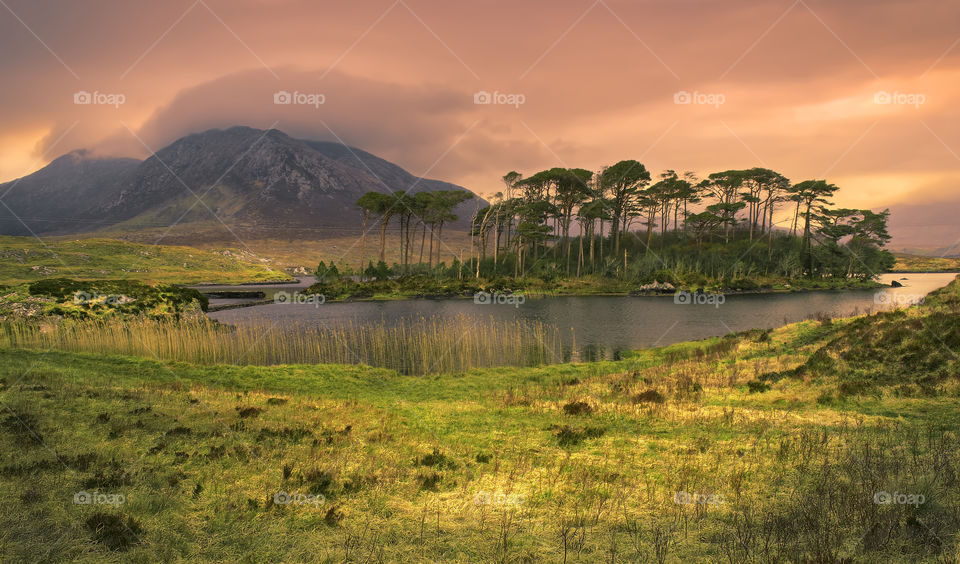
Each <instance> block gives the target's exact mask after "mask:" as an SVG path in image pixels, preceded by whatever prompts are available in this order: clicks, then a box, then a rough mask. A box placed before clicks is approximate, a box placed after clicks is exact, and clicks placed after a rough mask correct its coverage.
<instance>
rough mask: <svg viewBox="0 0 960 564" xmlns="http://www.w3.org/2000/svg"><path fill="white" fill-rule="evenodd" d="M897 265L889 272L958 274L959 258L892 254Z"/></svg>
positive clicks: (959, 268) (959, 270) (959, 267)
mask: <svg viewBox="0 0 960 564" xmlns="http://www.w3.org/2000/svg"><path fill="white" fill-rule="evenodd" d="M894 255H895V256H896V258H897V263H896V264H895V265H894V267H893V270H892V271H891V272H960V257H927V256H920V255H908V254H906V253H894Z"/></svg>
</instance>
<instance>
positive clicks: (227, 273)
mask: <svg viewBox="0 0 960 564" xmlns="http://www.w3.org/2000/svg"><path fill="white" fill-rule="evenodd" d="M57 277H61V278H62V277H67V278H73V279H77V280H98V279H103V278H118V279H135V280H139V281H143V282H151V283H153V282H166V283H175V284H197V283H207V282H209V283H220V284H234V283H244V282H267V281H279V280H291V279H292V278H291V277H290V276H289V275H287V274H284V273H283V272H279V271H277V270H273V269H272V268H271V267H270V263H269V262H264V261H262V260H260V259H258V258H257V257H255V256H252V255H249V254H248V253H244V252H238V251H229V250H200V249H195V248H191V247H174V246H162V245H140V244H136V243H130V242H126V241H118V240H114V239H80V240H63V241H53V240H49V239H48V240H47V241H45V242H43V243H41V242H40V241H38V240H37V239H34V238H33V237H0V284H2V285H10V284H19V283H23V282H32V281H35V280H43V279H46V278H57Z"/></svg>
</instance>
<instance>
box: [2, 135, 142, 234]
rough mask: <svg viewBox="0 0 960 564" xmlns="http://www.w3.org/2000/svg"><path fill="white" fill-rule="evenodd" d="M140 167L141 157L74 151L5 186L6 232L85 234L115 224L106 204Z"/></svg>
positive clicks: (4, 212) (4, 223) (4, 210)
mask: <svg viewBox="0 0 960 564" xmlns="http://www.w3.org/2000/svg"><path fill="white" fill-rule="evenodd" d="M138 165H140V161H138V160H136V159H101V158H95V157H91V156H90V155H88V154H87V152H86V151H74V152H72V153H68V154H66V155H63V156H62V157H59V158H57V159H56V160H54V161H53V162H51V163H50V164H49V165H47V166H46V167H44V168H42V169H40V170H38V171H37V172H34V173H33V174H30V175H28V176H25V177H23V178H20V179H18V180H14V181H12V182H8V183H6V184H0V201H2V203H0V234H4V235H30V234H32V233H48V232H56V231H62V232H80V231H89V230H92V229H97V228H100V227H104V226H106V225H110V224H111V223H112V222H113V220H114V219H115V218H110V217H108V216H107V215H106V214H105V211H104V203H105V202H110V201H113V200H117V199H118V198H120V194H121V192H122V191H123V189H124V186H125V185H126V184H127V183H128V182H129V181H130V179H131V178H132V176H133V173H134V171H135V170H136V169H137V167H138ZM18 218H19V219H18Z"/></svg>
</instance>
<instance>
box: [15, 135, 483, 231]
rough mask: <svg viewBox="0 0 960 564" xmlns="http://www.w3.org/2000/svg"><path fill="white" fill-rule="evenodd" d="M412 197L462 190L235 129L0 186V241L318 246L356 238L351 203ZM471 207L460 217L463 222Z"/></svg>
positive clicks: (350, 152)
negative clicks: (7, 237) (90, 234)
mask: <svg viewBox="0 0 960 564" xmlns="http://www.w3.org/2000/svg"><path fill="white" fill-rule="evenodd" d="M354 155H357V156H354ZM411 188H413V190H412V191H414V192H418V191H421V190H441V189H443V190H465V189H464V188H461V187H459V186H456V185H453V184H449V183H446V182H440V181H436V180H421V179H418V178H417V177H415V176H413V175H411V174H410V173H408V172H407V171H405V170H403V169H402V168H400V167H398V166H396V165H394V164H392V163H389V162H387V161H385V160H383V159H380V158H378V157H375V156H374V155H371V154H369V153H366V152H364V151H360V150H359V149H352V148H350V149H348V148H346V147H343V146H342V145H336V144H332V143H323V142H313V141H303V140H299V139H294V138H291V137H289V136H288V135H286V134H285V133H283V132H281V131H278V130H269V131H264V130H258V129H253V128H250V127H232V128H230V129H226V130H210V131H206V132H203V133H197V134H193V135H188V136H186V137H183V138H180V139H178V140H176V141H174V142H173V143H171V144H170V145H168V146H167V147H164V148H163V149H161V150H159V151H157V153H156V154H154V155H152V156H151V157H149V158H147V159H146V160H144V161H142V162H139V161H136V160H132V159H111V160H95V159H90V158H89V157H87V156H86V155H85V154H84V153H82V152H79V153H71V154H70V155H66V156H64V157H61V158H60V159H57V160H56V161H54V162H53V163H51V164H50V165H49V166H47V167H46V168H44V169H42V170H40V171H38V172H36V173H34V174H32V175H30V176H29V177H25V178H24V179H22V181H14V182H13V183H9V184H7V185H0V194H3V193H4V192H6V191H7V190H8V189H9V190H10V194H9V195H8V196H7V197H6V198H3V203H5V204H6V205H8V206H9V207H10V210H7V209H6V208H3V207H2V206H0V210H2V211H3V212H4V214H2V215H0V234H15V235H24V234H29V233H31V232H32V233H48V234H68V233H79V232H87V231H94V230H100V231H104V230H106V232H108V233H109V232H114V233H116V232H126V233H130V232H137V231H149V230H157V231H158V232H160V233H163V234H167V233H168V228H169V227H170V226H173V225H175V226H176V230H175V231H176V233H175V235H177V236H178V237H177V238H178V239H180V240H181V241H188V240H189V234H191V233H192V234H193V236H194V237H200V236H201V235H200V234H202V238H203V240H209V238H210V237H214V238H218V237H219V238H223V239H232V238H234V237H235V236H237V234H238V233H243V234H245V235H246V236H252V235H258V236H259V235H262V234H264V233H269V234H270V235H271V236H278V235H279V236H285V237H297V236H298V235H299V236H305V235H306V233H305V232H306V230H312V231H311V232H310V233H309V235H308V236H309V237H310V238H316V237H317V233H316V230H317V229H318V228H322V229H331V230H335V229H337V228H340V229H356V228H357V224H358V218H359V213H358V211H357V209H356V206H355V202H356V200H357V199H358V198H359V197H360V196H361V195H363V194H364V193H366V192H368V191H378V192H387V191H394V190H408V189H411ZM47 201H55V202H58V204H57V205H54V206H52V207H51V206H50V205H48V204H47ZM481 203H482V202H481ZM475 206H476V201H475V202H471V204H470V206H469V208H466V207H463V209H460V210H458V212H459V215H460V216H461V221H465V220H466V219H467V218H468V217H469V214H470V213H471V212H472V210H473V209H474V208H475ZM13 214H16V216H19V217H20V218H22V219H23V223H25V224H26V226H24V225H23V223H21V222H20V221H19V220H17V219H16V218H15V217H13ZM185 233H186V234H188V235H187V239H184V238H183V236H184V234H185Z"/></svg>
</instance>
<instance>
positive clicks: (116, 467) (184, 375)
mask: <svg viewBox="0 0 960 564" xmlns="http://www.w3.org/2000/svg"><path fill="white" fill-rule="evenodd" d="M958 314H960V282H953V283H952V284H950V285H949V286H948V287H946V288H944V289H942V290H940V291H938V292H935V293H934V294H933V295H931V296H930V297H929V298H928V299H927V301H926V303H925V304H923V305H922V306H919V307H915V308H911V309H909V310H900V311H891V312H884V313H878V314H874V315H871V316H868V317H862V318H854V319H836V320H829V319H822V320H811V321H805V322H802V323H798V324H794V325H789V326H786V327H782V328H780V329H776V330H772V331H766V330H756V331H749V332H745V333H741V334H737V335H731V336H729V337H726V338H715V339H708V340H705V341H700V342H694V343H681V344H677V345H672V346H669V347H665V348H659V349H651V350H646V351H640V352H636V353H631V354H629V355H627V356H626V357H624V358H623V359H622V360H618V361H604V362H596V363H586V364H558V365H551V366H537V367H527V368H513V367H499V368H486V369H473V370H465V371H463V372H456V373H446V374H442V375H426V376H406V375H402V374H398V373H397V372H396V371H394V370H388V369H384V368H369V367H363V366H342V365H315V366H304V365H296V366H292V365H291V366H271V367H262V366H236V365H230V364H220V365H215V366H201V365H198V364H194V363H186V362H174V361H167V360H156V359H155V358H152V355H141V356H118V355H101V354H93V353H84V352H62V351H58V350H52V351H46V350H24V349H13V348H2V349H0V402H2V405H3V406H4V413H3V415H2V417H0V452H2V453H3V454H2V455H0V457H2V459H0V460H2V462H0V486H2V487H0V491H3V492H4V493H3V496H4V499H3V503H4V511H3V512H2V513H0V551H2V553H0V559H3V560H5V561H24V560H31V561H32V560H37V559H45V560H50V561H76V562H128V561H171V560H184V561H285V562H301V561H303V562H306V561H318V560H319V561H329V562H334V561H346V562H390V561H405V562H429V561H471V562H480V561H483V562H600V561H606V562H689V561H727V562H744V561H748V562H836V561H845V562H947V561H953V560H955V559H956V558H957V557H958V556H960V552H958V538H957V532H958V530H960V513H958V511H957V507H960V440H958V437H957V428H958V424H960V415H958V413H957V410H956V403H957V400H958V397H960V378H958V374H960V372H958V370H957V365H956V356H955V354H950V353H949V351H951V350H956V349H957V346H958V345H960V324H957V323H956V322H955V320H956V318H957V315H958ZM154 344H156V343H154ZM145 356H149V357H151V358H144V357H145ZM862 359H870V361H869V362H861V360H862ZM851 383H852V384H853V385H850V384H851Z"/></svg>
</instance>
